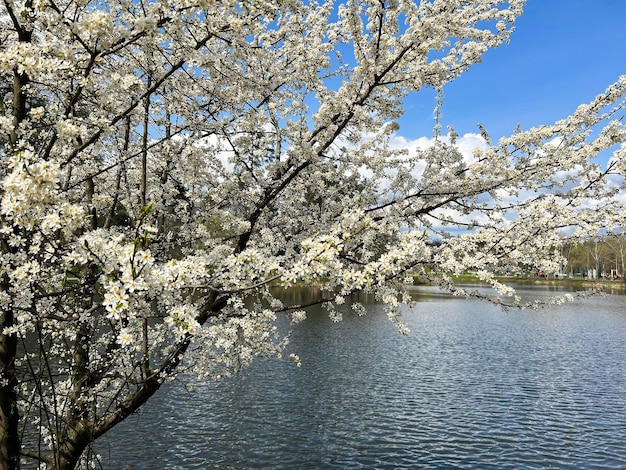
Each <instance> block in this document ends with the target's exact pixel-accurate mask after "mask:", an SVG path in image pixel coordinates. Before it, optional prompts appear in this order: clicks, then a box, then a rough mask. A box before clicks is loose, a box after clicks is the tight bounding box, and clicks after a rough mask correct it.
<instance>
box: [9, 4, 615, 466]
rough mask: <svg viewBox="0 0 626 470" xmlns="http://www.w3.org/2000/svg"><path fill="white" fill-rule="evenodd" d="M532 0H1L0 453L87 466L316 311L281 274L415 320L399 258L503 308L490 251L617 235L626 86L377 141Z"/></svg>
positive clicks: (535, 255) (280, 342)
mask: <svg viewBox="0 0 626 470" xmlns="http://www.w3.org/2000/svg"><path fill="white" fill-rule="evenodd" d="M523 3H524V2H523V1H522V0H509V1H503V0H490V1H487V0H485V1H477V0H473V1H457V0H445V1H443V0H430V1H426V0H424V1H421V2H417V1H408V0H380V1H369V0H346V1H345V2H333V1H328V2H322V3H318V2H316V1H306V2H304V1H299V0H281V1H278V0H266V1H252V0H242V1H234V0H225V1H220V2H217V1H214V0H152V1H144V0H132V1H130V0H116V1H109V0H93V1H92V0H3V1H2V3H1V4H0V90H1V91H2V96H0V157H1V158H0V178H1V179H2V184H1V186H0V198H1V202H0V250H1V261H0V367H1V375H0V468H1V469H7V470H13V469H17V468H18V467H19V460H20V459H22V460H23V461H24V462H27V463H28V465H33V463H35V464H36V463H40V465H41V467H42V468H47V469H71V468H76V467H79V466H82V465H86V464H88V463H90V462H92V463H93V462H96V461H97V456H95V455H94V454H93V452H92V450H91V449H92V443H93V442H94V440H96V439H97V438H99V437H100V436H102V435H104V434H105V433H107V432H109V431H110V430H111V429H113V428H114V427H115V425H117V424H118V423H120V422H121V421H123V420H124V419H125V418H127V417H128V416H129V415H130V414H132V413H134V412H135V411H137V410H138V409H139V408H140V407H141V406H142V405H143V404H144V403H146V402H147V401H148V400H149V399H150V397H151V396H152V395H153V394H154V393H156V392H157V391H158V390H159V388H160V386H161V385H162V384H163V383H164V382H165V381H167V380H170V379H171V378H173V377H174V376H175V375H176V374H177V373H180V372H185V373H195V374H197V375H198V376H200V377H202V378H206V379H207V380H210V379H212V378H215V377H217V376H222V375H225V374H229V373H232V372H234V371H237V370H238V369H240V368H241V367H245V366H246V365H248V364H249V363H250V361H251V360H252V359H253V358H254V357H257V356H280V354H281V351H282V350H283V348H284V345H285V344H286V341H287V338H284V337H282V336H281V335H280V334H279V333H278V331H277V329H276V325H275V321H276V319H277V316H290V318H291V319H292V321H293V322H298V321H301V320H303V319H304V317H305V311H306V309H305V307H306V306H296V307H295V308H294V307H287V306H285V305H283V303H282V302H281V301H280V299H279V298H278V297H277V296H276V295H275V292H274V291H273V290H272V289H270V287H271V286H272V285H275V284H281V285H286V286H289V285H293V284H295V283H300V282H304V283H313V282H320V281H323V283H322V284H321V286H322V287H321V288H322V291H323V296H324V302H325V304H326V306H327V307H328V311H329V314H330V315H331V316H332V317H333V318H335V319H339V318H340V314H339V313H338V312H337V309H336V306H337V305H339V304H342V303H344V302H345V300H346V298H347V297H348V296H350V295H351V293H353V292H356V291H367V292H371V293H373V294H374V295H375V296H376V298H377V299H378V300H379V301H380V302H382V303H383V304H384V305H385V309H386V313H387V315H388V316H389V318H390V320H391V321H392V322H394V323H395V324H396V325H397V326H398V328H399V329H400V331H401V332H405V330H406V329H405V327H404V325H403V323H402V322H401V318H400V317H399V307H400V304H401V303H402V302H404V301H408V297H407V296H405V295H404V294H403V290H402V283H403V281H404V280H405V278H406V275H407V273H409V272H410V273H417V274H418V275H420V276H423V277H424V278H428V279H430V280H431V281H432V282H434V283H436V284H437V285H440V286H441V287H443V288H448V289H456V290H457V292H459V293H461V294H463V292H462V291H460V290H458V289H457V288H456V287H455V286H454V285H453V283H452V281H451V278H450V276H451V275H454V274H461V273H463V272H465V271H468V270H471V271H473V272H476V273H477V274H478V275H479V276H480V278H481V279H482V280H484V281H487V282H489V283H491V284H492V285H493V287H494V288H495V289H496V290H497V291H498V292H499V293H500V294H501V295H504V296H509V297H508V298H510V303H511V304H515V303H516V302H518V299H517V298H516V297H515V294H514V291H513V290H512V289H511V288H510V287H508V286H505V285H502V284H500V283H499V282H497V281H496V280H495V279H494V277H493V273H495V272H497V270H498V268H499V267H500V266H503V265H507V266H510V265H516V264H520V265H524V266H531V267H533V268H534V269H536V270H541V271H546V272H554V271H555V270H556V269H558V267H559V266H560V265H561V261H562V259H561V257H560V256H558V255H557V254H556V253H558V252H559V250H558V248H559V247H560V246H561V244H562V243H563V239H562V237H561V231H562V230H563V229H568V230H569V233H571V234H573V235H572V236H571V237H572V239H584V237H588V236H594V235H596V234H597V233H598V232H599V231H600V230H601V229H607V230H613V228H614V227H616V226H619V225H623V221H624V214H625V213H624V206H623V205H622V204H620V203H619V201H618V200H617V199H615V195H616V194H617V193H619V191H623V190H624V183H623V181H624V180H623V176H624V173H625V171H626V150H625V147H624V142H625V136H626V132H625V130H624V124H623V122H622V120H621V114H623V108H624V104H625V103H624V92H625V91H626V78H625V77H621V78H619V79H618V80H617V81H616V82H615V83H614V84H612V85H610V86H609V87H608V88H607V89H606V90H605V91H604V92H602V93H601V94H599V95H598V96H597V97H596V98H595V99H594V100H593V101H591V102H590V103H588V104H583V105H581V106H580V107H579V108H578V109H577V110H575V111H574V112H573V114H571V115H570V116H566V117H564V118H563V120H560V121H558V122H556V123H553V124H547V125H545V126H541V127H538V128H534V129H530V130H527V131H522V130H520V131H519V132H516V133H515V134H513V135H511V136H508V137H503V138H502V139H500V140H498V141H497V142H494V143H493V144H491V143H490V144H487V143H485V146H484V147H483V148H481V149H477V150H476V152H475V153H474V155H473V156H471V157H468V156H466V155H463V154H462V153H461V152H460V151H459V149H458V148H457V147H456V145H455V143H456V138H455V133H454V132H450V133H449V134H447V135H444V134H443V133H442V131H441V130H440V129H438V128H435V136H436V139H435V142H434V144H433V145H432V146H431V147H430V148H428V149H424V150H418V151H415V152H412V153H408V152H406V151H403V150H400V149H395V148H393V146H391V145H389V142H390V139H391V138H392V137H393V136H394V133H395V132H396V131H397V130H398V126H397V125H396V124H395V122H394V120H395V119H397V118H399V117H400V116H401V115H402V114H403V101H404V99H405V98H406V97H407V96H408V95H409V94H413V93H417V92H420V91H423V90H425V89H434V90H436V91H438V92H441V91H442V90H443V87H444V86H445V85H446V84H447V83H449V82H451V81H452V80H454V79H456V78H457V77H458V76H459V75H461V74H462V73H465V72H466V71H468V70H469V69H470V68H471V66H472V65H473V64H475V63H477V62H479V61H480V60H481V57H482V55H483V54H484V53H485V52H486V51H487V50H489V49H490V48H494V47H498V46H500V45H502V44H503V43H505V42H507V41H508V39H509V36H510V34H511V32H512V30H513V26H514V22H515V19H516V17H517V16H519V15H520V14H522V7H523ZM470 73H471V72H470ZM616 78H617V77H616ZM546 79H548V78H546ZM440 95H442V94H441V93H440ZM426 112H429V113H430V110H426ZM485 136H486V133H485ZM605 151H609V152H613V154H612V157H611V158H610V159H609V161H608V163H607V164H601V163H600V162H599V161H598V159H597V156H598V155H599V154H601V153H602V152H605ZM620 185H621V186H620ZM453 229H454V230H456V232H455V233H459V229H461V230H464V232H463V233H462V234H461V235H459V236H454V237H448V236H446V233H447V232H448V231H450V230H453ZM465 229H467V230H465ZM435 235H437V236H438V237H439V238H440V239H441V242H440V243H431V237H433V236H435ZM466 294H467V295H470V294H469V293H466ZM353 307H354V310H355V311H356V313H357V314H362V313H364V311H363V308H362V306H360V305H359V304H354V306H353ZM294 360H296V361H297V357H294ZM218 406H219V405H218Z"/></svg>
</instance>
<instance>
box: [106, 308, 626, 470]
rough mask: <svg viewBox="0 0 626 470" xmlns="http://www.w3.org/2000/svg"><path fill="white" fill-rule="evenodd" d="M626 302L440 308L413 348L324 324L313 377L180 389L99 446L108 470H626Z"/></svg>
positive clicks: (419, 328) (289, 374) (259, 366)
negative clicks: (506, 309) (527, 308)
mask: <svg viewBox="0 0 626 470" xmlns="http://www.w3.org/2000/svg"><path fill="white" fill-rule="evenodd" d="M623 301H624V298H622V297H609V298H602V299H600V300H597V299H594V300H593V301H586V302H582V303H580V304H576V305H574V306H571V305H570V306H567V307H562V308H561V307H559V308H555V309H552V310H550V311H547V310H544V311H539V312H510V313H503V312H502V311H500V310H498V309H496V308H493V307H491V306H485V305H483V304H480V303H475V302H466V301H461V300H459V299H454V298H450V297H445V296H430V297H428V298H427V301H425V302H422V303H420V304H419V305H418V308H417V309H416V310H414V311H411V312H407V313H406V315H405V317H406V318H405V319H406V320H407V322H408V323H409V326H410V327H411V329H412V331H413V333H412V334H411V336H409V337H408V338H405V337H401V336H399V335H398V334H397V333H396V332H395V331H394V330H393V327H391V326H390V325H389V324H388V322H387V321H386V320H385V319H384V318H382V316H381V315H378V314H377V309H378V307H377V306H376V305H371V306H370V309H369V310H370V312H369V314H368V315H367V316H365V317H351V316H348V315H346V318H345V320H344V322H343V323H341V324H339V325H335V324H332V323H331V322H330V321H329V320H328V319H327V318H326V317H325V316H323V315H322V314H321V313H312V314H311V315H310V318H309V320H308V321H307V322H306V323H304V324H303V325H301V326H300V327H299V328H298V329H297V330H296V331H294V335H293V343H294V344H295V345H297V347H298V353H299V354H300V356H301V358H302V359H303V360H304V365H303V367H302V368H296V367H293V366H292V365H291V364H289V363H286V362H281V361H275V360H269V361H265V360H262V361H258V362H257V363H256V364H255V365H254V366H253V367H252V368H251V369H250V370H248V371H246V372H245V373H244V374H242V375H241V376H238V377H234V378H232V379H229V380H225V381H223V382H220V383H218V384H209V385H196V388H197V391H196V392H195V393H189V392H186V391H185V388H184V387H183V386H182V384H181V383H174V384H171V386H169V388H167V389H166V390H165V391H163V393H161V394H160V395H158V396H157V397H156V399H155V400H154V401H153V402H152V403H150V404H149V406H148V407H147V408H146V409H145V410H144V411H143V412H142V413H141V414H140V415H139V416H137V417H132V418H131V419H130V420H128V421H127V422H125V423H123V424H122V425H121V426H120V429H119V430H116V432H115V433H114V434H112V435H111V436H108V437H105V438H104V439H103V440H102V441H101V442H100V443H99V446H100V452H101V454H102V455H103V457H104V468H114V469H119V468H127V469H157V468H171V469H244V468H246V469H247V468H250V469H253V468H258V469H261V468H267V469H270V468H276V469H281V468H285V469H296V468H297V469H324V468H328V469H333V468H337V469H415V468H424V469H438V468H467V469H473V468H476V469H478V468H480V469H484V468H497V469H507V468H510V469H518V468H529V469H533V468H537V469H543V468H564V469H578V468H589V469H612V468H614V469H618V468H626V411H625V410H626V378H625V374H624V370H626V368H625V366H626V348H624V347H623V345H624V344H625V343H626V341H625V340H626V310H625V309H624V305H623ZM137 436H140V437H137ZM137 442H140V443H141V445H137Z"/></svg>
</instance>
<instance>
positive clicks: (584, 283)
mask: <svg viewBox="0 0 626 470" xmlns="http://www.w3.org/2000/svg"><path fill="white" fill-rule="evenodd" d="M496 279H497V280H498V281H500V282H503V283H505V284H526V285H545V286H564V287H572V288H577V289H580V290H584V289H598V290H619V291H623V292H625V293H626V281H625V280H623V279H620V280H616V281H610V280H606V279H578V278H575V279H547V278H540V277H501V276H497V277H496ZM453 280H454V281H455V282H458V283H466V282H467V283H478V284H486V283H485V282H484V281H481V280H480V279H478V278H477V277H476V276H472V275H465V276H455V277H453ZM417 283H419V280H418V281H417Z"/></svg>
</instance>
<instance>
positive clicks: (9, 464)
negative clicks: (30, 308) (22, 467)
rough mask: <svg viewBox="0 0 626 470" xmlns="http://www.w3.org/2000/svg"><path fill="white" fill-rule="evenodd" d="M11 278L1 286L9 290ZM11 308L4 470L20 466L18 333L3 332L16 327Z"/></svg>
mask: <svg viewBox="0 0 626 470" xmlns="http://www.w3.org/2000/svg"><path fill="white" fill-rule="evenodd" d="M7 283H8V279H7V278H6V275H4V276H3V278H2V282H1V283H0V287H1V289H0V290H2V291H5V290H6V289H7V287H8V286H7ZM13 322H14V318H13V312H12V311H11V310H5V311H0V368H1V370H0V374H1V375H0V470H16V469H18V468H19V459H20V436H19V428H18V424H19V415H18V410H17V390H16V387H17V377H16V375H15V356H16V354H17V336H16V335H15V334H13V335H6V334H3V333H2V331H4V329H5V328H7V327H11V326H13Z"/></svg>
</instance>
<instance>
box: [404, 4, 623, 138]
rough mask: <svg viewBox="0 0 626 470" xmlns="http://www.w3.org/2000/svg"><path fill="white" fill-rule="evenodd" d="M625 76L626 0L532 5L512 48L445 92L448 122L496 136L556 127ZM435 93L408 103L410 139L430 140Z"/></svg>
mask: <svg viewBox="0 0 626 470" xmlns="http://www.w3.org/2000/svg"><path fill="white" fill-rule="evenodd" d="M623 74H626V0H594V1H589V0H528V2H527V4H526V8H525V13H524V15H523V16H522V17H521V18H519V19H518V22H517V25H516V30H515V32H514V33H513V36H512V37H511V42H510V44H508V45H503V46H501V47H500V48H498V49H494V50H491V51H488V52H487V54H486V55H485V56H484V57H483V62H482V63H480V64H477V65H475V66H474V67H473V68H471V69H470V70H469V72H467V73H465V74H464V75H462V76H461V77H460V78H458V79H457V80H456V81H455V82H453V83H451V84H450V85H448V86H447V87H446V89H445V104H444V107H443V119H442V124H443V126H444V129H445V126H446V125H448V124H452V125H453V126H454V127H455V128H456V130H457V132H458V133H459V134H461V135H462V134H464V133H467V132H477V127H476V125H477V123H479V122H480V123H481V124H482V125H483V126H484V127H485V128H486V129H487V130H488V131H489V133H490V135H491V136H492V138H494V140H496V141H497V139H498V138H499V137H501V136H503V135H508V134H510V133H511V132H512V131H513V130H514V128H515V126H516V124H517V123H520V124H521V126H522V128H523V129H527V128H530V127H533V126H537V125H539V124H550V123H552V122H554V121H556V120H558V119H560V118H563V117H565V116H567V115H568V114H570V113H571V112H572V111H574V110H575V109H576V106H577V105H578V104H581V103H584V102H588V101H590V100H591V99H593V97H594V96H596V95H597V94H598V93H600V92H602V91H603V90H604V89H605V88H606V87H607V86H608V85H610V84H611V83H613V82H614V81H615V80H616V79H617V78H618V76H619V75H623ZM433 96H434V94H433V93H423V94H422V93H420V94H419V95H416V96H413V97H410V98H409V99H408V100H407V101H406V114H405V116H404V117H403V118H402V119H401V120H400V121H399V122H400V125H401V129H400V131H399V134H400V135H402V136H403V137H405V138H409V139H412V138H417V137H420V136H431V135H432V127H433V117H432V109H433V107H434V104H435V102H434V98H433Z"/></svg>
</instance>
